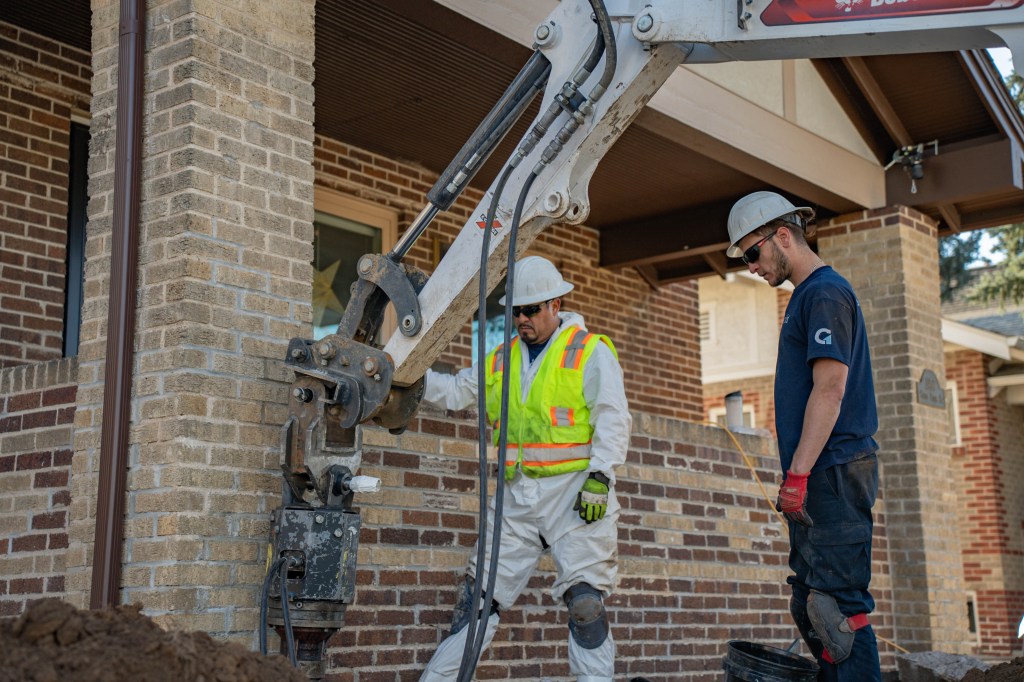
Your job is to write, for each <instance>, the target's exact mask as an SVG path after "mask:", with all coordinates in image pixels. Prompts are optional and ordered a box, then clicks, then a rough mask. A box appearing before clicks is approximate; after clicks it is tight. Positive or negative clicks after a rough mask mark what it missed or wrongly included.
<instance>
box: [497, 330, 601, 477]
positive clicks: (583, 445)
mask: <svg viewBox="0 0 1024 682" xmlns="http://www.w3.org/2000/svg"><path fill="white" fill-rule="evenodd" d="M519 343H520V340H519V337H516V338H515V339H513V340H512V343H511V344H510V347H511V352H510V353H507V354H506V353H505V352H504V348H503V346H504V344H502V345H500V346H498V347H497V348H495V349H494V350H493V351H491V352H490V354H489V355H488V356H487V418H488V419H489V420H490V423H491V425H492V426H493V427H494V444H495V445H497V444H498V435H499V431H498V429H499V427H500V424H499V423H498V422H499V419H500V416H501V414H500V411H501V385H502V382H503V381H504V377H505V374H506V372H505V368H506V366H507V367H508V374H509V380H510V382H511V383H510V384H509V398H508V449H507V451H506V458H505V478H506V479H508V480H511V479H512V477H513V476H515V471H516V465H517V464H518V465H519V467H520V468H521V469H522V471H523V474H525V475H526V476H530V477H532V478H539V477H542V476H556V475H558V474H565V473H569V472H571V471H583V470H584V469H586V468H587V466H589V462H590V441H591V438H592V437H593V435H594V429H593V427H591V425H590V409H589V408H588V407H587V401H586V399H585V398H584V396H583V368H584V367H585V366H586V364H587V360H588V359H589V358H590V356H591V354H593V352H594V349H595V348H597V344H599V343H605V344H607V345H608V348H610V349H611V351H612V353H613V354H614V355H615V357H616V358H618V353H617V352H616V351H615V346H614V345H612V342H611V340H610V339H609V338H608V337H607V336H603V335H601V334H591V333H589V332H586V331H584V330H582V329H580V328H579V327H567V328H566V329H563V330H562V331H561V333H559V335H558V337H557V338H555V339H553V340H552V341H551V344H550V346H549V347H548V349H547V352H546V353H545V355H544V359H543V360H542V361H541V365H540V368H539V369H538V370H537V375H536V377H534V379H533V383H532V384H530V392H529V393H528V394H527V396H526V402H525V403H524V402H523V400H522V394H523V391H522V386H521V384H520V368H521V365H522V352H521V351H520V350H519V348H518V345H519ZM506 356H508V357H509V358H510V362H507V363H506Z"/></svg>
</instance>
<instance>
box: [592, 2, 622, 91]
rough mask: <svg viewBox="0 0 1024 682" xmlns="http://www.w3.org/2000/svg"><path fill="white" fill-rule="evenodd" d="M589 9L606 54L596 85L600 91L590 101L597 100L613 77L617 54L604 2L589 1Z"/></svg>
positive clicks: (610, 22)
mask: <svg viewBox="0 0 1024 682" xmlns="http://www.w3.org/2000/svg"><path fill="white" fill-rule="evenodd" d="M590 7H591V8H592V9H593V10H594V16H595V17H597V25H598V27H599V28H600V31H601V35H602V36H603V37H604V46H605V52H606V56H605V60H604V73H602V74H601V80H600V81H599V82H598V84H597V85H598V87H599V88H601V91H600V92H599V93H597V97H592V99H597V98H598V97H600V96H601V94H603V93H604V91H605V90H607V89H608V86H609V85H610V84H611V82H612V78H614V77H615V67H616V66H617V64H618V53H617V52H616V49H615V32H614V31H613V30H612V20H611V17H609V16H608V8H606V7H605V6H604V0H590Z"/></svg>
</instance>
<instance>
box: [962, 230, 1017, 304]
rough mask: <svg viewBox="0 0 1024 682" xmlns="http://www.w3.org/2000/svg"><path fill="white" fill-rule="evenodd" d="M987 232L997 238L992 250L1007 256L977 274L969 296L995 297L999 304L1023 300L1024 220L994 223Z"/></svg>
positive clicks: (988, 300) (988, 299) (983, 299)
mask: <svg viewBox="0 0 1024 682" xmlns="http://www.w3.org/2000/svg"><path fill="white" fill-rule="evenodd" d="M988 232H989V234H991V235H992V236H994V237H995V239H996V245H995V246H994V247H993V249H992V250H993V252H995V253H1000V254H1003V255H1004V256H1006V258H1005V260H1003V261H1002V262H1001V263H1000V267H999V268H998V269H997V270H994V271H993V272H988V273H985V274H984V275H982V276H981V277H979V278H978V282H977V284H975V286H974V287H973V289H972V291H971V293H970V294H969V295H968V299H969V300H971V301H977V302H979V303H991V302H993V301H997V302H998V303H999V304H1000V305H1002V306H1005V305H1007V304H1008V303H1009V304H1015V303H1021V302H1024V223H1014V224H1013V225H1006V226H1004V227H996V228H993V229H991V230H989V231H988Z"/></svg>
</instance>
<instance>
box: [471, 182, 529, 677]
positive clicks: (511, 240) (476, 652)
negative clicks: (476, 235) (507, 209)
mask: <svg viewBox="0 0 1024 682" xmlns="http://www.w3.org/2000/svg"><path fill="white" fill-rule="evenodd" d="M508 170H509V171H510V170H511V167H510V168H509V169H508ZM507 174H508V171H506V174H505V176H503V178H506V176H507ZM536 179H537V172H536V171H534V172H532V173H531V174H530V175H529V177H527V179H526V182H525V183H524V184H523V188H522V190H521V191H520V192H519V199H518V200H517V201H516V208H515V212H514V213H513V216H512V225H511V226H510V227H509V234H508V275H507V277H506V280H505V335H504V338H503V346H502V348H503V349H504V355H503V358H502V361H503V363H504V373H505V377H504V379H503V380H502V382H501V410H500V416H499V417H498V419H499V421H498V474H497V487H496V490H495V493H494V528H495V532H494V537H493V538H492V539H491V560H490V562H489V564H488V567H487V588H486V589H485V590H484V592H483V594H484V598H485V601H486V600H487V599H488V598H489V599H493V598H494V586H495V582H496V581H497V572H498V559H499V554H500V550H501V522H502V512H503V507H504V502H505V494H504V493H505V462H506V457H507V455H506V453H507V451H508V400H509V390H510V386H511V384H512V382H511V380H510V379H509V377H508V376H507V375H508V371H509V368H510V367H511V366H512V362H511V358H510V356H511V352H510V351H511V345H512V307H513V306H512V303H513V300H514V292H515V266H516V262H515V261H516V239H517V237H518V234H519V221H520V219H521V217H522V214H523V207H524V205H525V204H526V198H527V196H529V193H530V187H531V186H532V185H533V181H534V180H536ZM495 204H496V202H495ZM493 206H494V204H492V207H493ZM491 217H492V218H493V216H491ZM489 225H490V223H489V222H488V223H487V224H486V225H485V227H489ZM478 371H479V370H478ZM478 377H479V375H478ZM482 388H486V384H485V383H483V382H481V383H480V384H479V387H478V389H477V400H478V404H479V397H480V395H481V389H482ZM483 543H484V538H483V537H481V538H480V539H479V540H478V545H479V546H480V547H482V546H483ZM481 554H482V552H480V551H479V550H478V559H477V561H478V563H477V574H478V575H477V580H476V583H477V584H475V585H474V593H475V592H476V590H478V589H479V582H480V580H479V577H480V576H479V568H480V562H482V557H481V556H480V555H481ZM473 604H474V606H475V605H476V601H474V602H473ZM481 606H482V607H484V608H482V609H481V610H480V611H478V612H477V614H478V618H479V619H480V628H479V630H478V631H477V632H476V633H475V635H476V636H475V638H474V639H473V646H472V648H471V649H469V642H470V632H469V630H467V632H466V644H467V650H464V652H463V661H462V666H461V667H460V668H459V676H458V678H457V680H458V682H470V680H471V679H472V677H473V672H474V671H475V670H476V664H477V661H478V659H479V658H480V653H481V651H482V650H483V641H484V638H485V637H486V635H487V621H488V620H489V619H490V608H487V607H488V606H489V604H482V605H481ZM472 622H473V619H472V618H471V619H470V623H472ZM467 627H468V626H467ZM467 651H469V652H470V653H471V654H472V655H471V656H470V657H469V660H468V661H467V659H466V655H465V654H466V652H467Z"/></svg>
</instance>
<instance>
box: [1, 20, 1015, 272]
mask: <svg viewBox="0 0 1024 682" xmlns="http://www.w3.org/2000/svg"><path fill="white" fill-rule="evenodd" d="M53 17H61V18H62V20H61V21H53ZM0 20H2V21H6V22H10V23H13V24H16V25H18V26H21V27H24V28H27V29H29V30H31V31H35V32H38V33H41V34H43V35H46V36H47V37H50V38H53V39H55V40H59V41H62V42H66V43H69V44H71V45H74V46H76V47H81V48H83V49H88V46H89V44H90V35H89V31H90V22H89V0H36V1H35V2H32V3H19V2H14V3H11V2H5V3H2V6H0ZM0 37H2V35H0ZM528 56H529V49H528V48H526V47H524V46H522V45H520V44H518V43H516V42H514V41H512V40H510V39H508V38H506V37H504V36H501V35H499V34H497V33H495V32H493V31H491V30H489V29H487V28H484V27H481V26H480V25H478V24H476V23H474V22H473V21H471V20H469V19H467V18H465V17H463V16H462V15H460V14H458V13H456V12H453V11H451V10H449V9H447V8H445V7H442V6H441V5H439V4H436V3H433V2H423V1H422V0H339V1H335V2H320V3H318V5H317V44H316V62H315V67H316V81H315V86H316V107H317V108H316V130H317V132H318V133H320V134H322V135H325V136H327V137H331V138H335V139H338V140H341V141H343V142H346V143H348V144H352V145H355V146H358V147H362V148H365V149H367V150H370V151H372V152H375V153H378V154H382V155H385V156H388V157H393V158H396V159H401V160H404V161H409V162H412V163H416V164H420V165H422V166H424V167H425V168H428V169H430V170H432V171H435V172H439V171H441V170H442V169H443V168H444V167H445V166H446V165H447V164H448V162H449V161H450V159H451V157H452V156H453V155H454V154H455V153H456V152H457V151H458V149H459V148H460V147H461V146H462V144H463V142H464V141H465V140H466V139H467V138H468V137H469V135H470V133H471V132H472V130H473V129H474V128H475V126H476V124H477V123H478V122H479V121H480V120H481V119H482V118H483V117H484V115H485V114H486V113H487V111H488V110H489V109H490V106H491V104H492V103H493V102H494V101H496V100H497V98H498V97H499V95H500V94H501V92H502V91H503V89H504V87H505V85H506V84H507V83H508V82H510V81H511V80H512V78H513V77H514V76H515V74H516V73H517V72H518V70H519V68H520V66H521V65H522V64H523V63H524V62H525V61H526V59H527V57H528ZM815 65H816V67H817V68H818V71H819V73H820V74H821V75H822V76H823V78H824V79H825V81H826V83H827V84H828V85H829V87H830V89H831V90H832V92H833V94H834V95H835V96H836V97H837V99H838V100H839V102H840V103H841V104H842V105H843V107H844V109H845V110H846V111H847V113H848V114H849V116H850V117H851V119H852V120H853V122H854V125H855V126H857V128H858V129H859V131H860V132H861V134H862V135H863V137H864V139H865V140H866V141H867V143H868V145H869V147H870V148H871V149H872V150H873V151H874V153H875V155H876V157H877V160H878V162H879V164H880V165H884V164H886V163H888V161H889V160H890V158H891V157H892V155H893V151H894V150H895V149H897V148H898V147H900V146H904V145H910V144H914V145H916V144H918V143H927V142H930V141H931V140H936V139H937V140H938V143H939V146H938V150H939V155H938V156H934V157H933V156H932V155H931V154H930V153H929V154H927V156H926V159H925V162H924V168H925V177H924V179H922V180H919V181H918V183H917V189H918V192H917V193H911V192H910V181H909V178H908V177H907V176H906V174H905V173H904V172H903V171H902V169H901V168H899V167H896V168H892V169H890V170H889V171H888V173H887V187H886V196H887V203H889V204H897V203H902V204H905V205H909V206H915V207H917V208H919V209H920V210H922V211H924V212H925V213H927V214H929V215H931V216H933V217H934V218H935V219H936V220H939V221H940V227H941V230H942V231H943V232H948V231H950V230H969V229H976V228H980V227H987V226H990V225H998V224H1002V223H1005V222H1009V221H1014V220H1022V219H1024V192H1022V190H1021V185H1022V182H1021V179H1020V177H1021V157H1022V153H1021V149H1022V146H1024V124H1022V122H1021V118H1020V115H1019V114H1018V113H1017V112H1016V109H1015V107H1014V106H1013V103H1012V102H1011V101H1010V98H1009V97H1008V95H1007V94H1006V92H1005V88H1003V86H1002V83H1001V82H1000V79H999V76H998V74H997V73H996V72H995V69H994V67H993V66H992V64H991V62H990V61H989V60H988V58H987V56H986V55H984V54H983V53H941V54H929V55H909V56H908V55H903V56H884V57H865V58H852V59H827V60H817V61H816V62H815ZM535 106H536V105H535ZM531 118H532V115H528V116H526V117H524V119H523V121H524V122H520V124H519V126H518V127H517V128H516V129H514V130H513V131H512V133H511V134H510V135H509V136H508V138H507V139H506V140H505V141H504V142H503V143H502V145H501V147H499V149H498V150H497V151H496V152H495V154H494V156H493V157H492V158H493V159H504V158H507V156H508V155H509V153H510V152H511V151H512V148H513V146H514V142H515V141H516V140H518V139H519V137H521V135H522V134H523V133H524V132H525V129H526V123H525V121H529V120H530V119H531ZM672 125H676V127H677V128H679V130H675V131H672V133H671V134H667V133H666V126H672ZM682 128H683V126H682V125H680V124H674V123H673V122H672V121H670V120H669V121H667V120H666V117H664V116H662V115H660V114H658V113H657V112H654V111H652V110H650V109H648V110H645V111H644V112H643V113H642V114H641V115H640V117H639V118H638V119H637V121H636V123H635V124H634V125H633V126H632V127H631V128H630V129H629V130H627V131H626V133H625V134H624V135H623V136H622V138H621V139H620V141H619V142H618V143H617V144H616V145H615V146H614V147H613V148H612V149H611V151H610V152H609V153H608V155H607V156H606V158H605V159H604V160H603V162H602V163H601V164H600V165H599V166H598V169H597V172H596V173H595V175H594V179H593V181H592V183H591V187H590V197H591V200H592V204H593V209H592V212H591V217H590V219H589V221H588V224H590V225H591V226H592V227H595V228H597V229H598V230H599V231H600V232H601V236H602V238H601V242H602V251H601V253H602V255H601V257H602V263H603V264H604V265H607V266H609V267H622V266H634V267H637V268H639V269H640V271H641V273H642V274H643V275H644V276H645V277H646V278H647V279H648V280H649V281H650V282H651V283H652V284H653V285H659V284H664V283H668V282H673V281H680V280H685V279H690V278H693V277H697V276H702V275H706V274H710V273H713V272H716V271H717V272H724V271H726V270H728V269H735V268H737V267H738V266H739V263H738V261H733V260H728V261H727V260H726V259H725V258H724V256H723V254H722V252H723V251H724V248H725V246H726V243H725V228H724V222H725V216H726V215H727V214H728V210H729V207H730V206H731V204H732V202H733V201H735V200H736V199H737V198H738V197H740V196H742V195H743V194H745V193H747V192H749V191H753V190H755V189H762V188H764V187H765V186H771V185H772V184H773V183H774V184H775V188H776V189H777V190H779V191H781V192H782V193H783V194H787V195H789V196H790V197H791V198H792V199H793V200H794V201H798V202H805V201H806V202H807V203H810V204H811V205H815V203H817V208H818V209H819V215H820V216H821V217H823V218H828V217H830V216H832V215H835V214H836V213H837V212H843V211H848V210H851V208H857V207H856V206H852V207H851V206H850V205H849V204H848V203H844V202H842V201H839V200H831V199H829V198H828V196H827V195H826V194H823V195H822V197H824V198H819V200H818V201H817V202H815V201H813V200H811V201H809V200H808V195H809V194H810V193H809V192H805V191H804V189H802V188H801V187H800V186H798V185H796V184H787V182H789V181H788V180H787V179H786V178H784V177H782V175H781V174H775V173H773V172H772V171H771V169H769V170H768V171H766V170H765V164H764V163H763V162H757V163H755V162H753V161H750V160H747V159H745V158H744V155H743V154H742V150H736V151H737V152H738V153H716V152H714V151H713V150H712V151H709V148H708V146H707V145H706V144H701V143H690V144H687V143H686V142H685V140H686V139H687V138H688V137H697V136H699V135H696V134H695V133H694V131H688V130H684V129H682ZM726 151H728V150H726ZM702 152H703V153H702ZM499 163H500V162H499V161H496V160H492V161H491V162H490V163H489V164H487V165H486V166H485V167H484V169H483V170H482V171H481V172H480V173H479V174H478V175H477V177H476V178H475V180H474V183H473V184H474V185H475V186H477V187H480V188H484V187H486V186H487V185H488V184H489V183H490V181H491V180H492V179H493V177H494V175H495V174H496V172H497V170H498V166H499ZM809 180H810V181H813V178H812V179H809ZM968 180H969V181H968ZM802 182H803V187H804V188H805V187H806V185H807V182H808V179H803V180H802ZM800 193H803V194H804V196H800Z"/></svg>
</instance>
